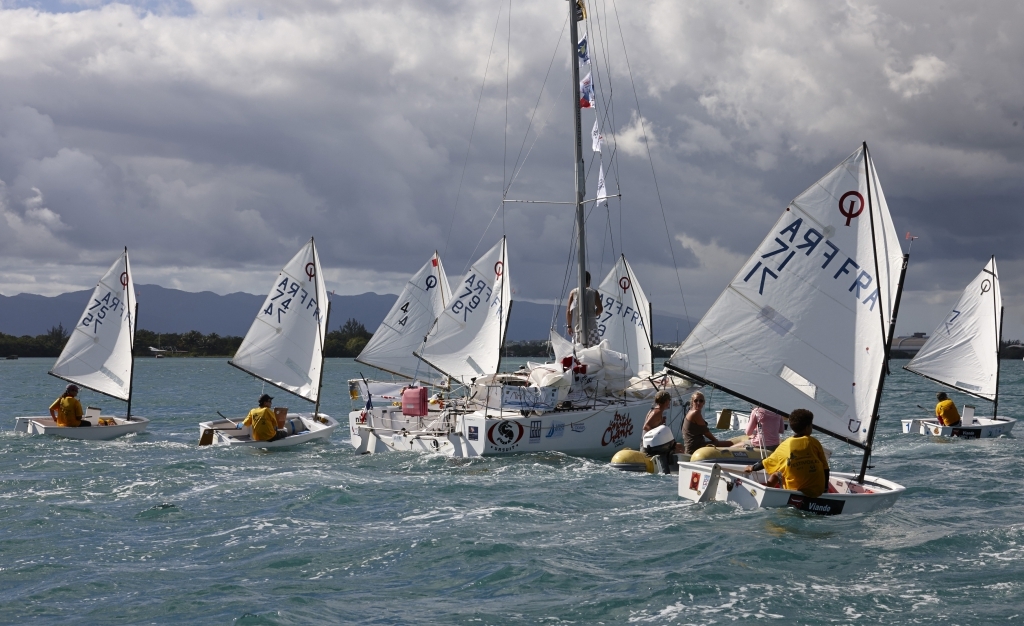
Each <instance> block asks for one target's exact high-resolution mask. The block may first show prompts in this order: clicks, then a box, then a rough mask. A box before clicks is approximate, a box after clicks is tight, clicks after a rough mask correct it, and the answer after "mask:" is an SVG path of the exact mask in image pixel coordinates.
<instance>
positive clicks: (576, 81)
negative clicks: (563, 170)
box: [568, 0, 590, 346]
mask: <svg viewBox="0 0 1024 626" xmlns="http://www.w3.org/2000/svg"><path fill="white" fill-rule="evenodd" d="M568 2H569V52H570V55H569V67H570V68H572V119H573V127H574V129H575V135H574V137H573V144H572V147H573V154H574V156H575V158H576V162H575V163H576V233H577V235H578V236H579V238H578V241H579V249H578V255H577V259H576V271H577V273H578V274H579V281H578V282H577V283H576V311H577V317H578V319H579V321H580V330H579V333H578V334H577V336H576V337H574V340H575V341H576V342H578V343H581V344H583V345H584V346H586V345H588V344H587V339H588V338H589V334H588V333H589V332H590V329H589V328H587V316H586V311H585V308H584V304H586V300H587V298H586V295H587V237H586V231H585V229H584V226H585V224H584V221H585V220H584V217H585V216H584V213H583V195H584V194H585V193H586V184H587V181H586V178H585V174H586V170H584V169H583V138H582V131H581V128H580V63H579V56H578V55H577V52H576V47H577V46H578V45H579V40H580V37H579V32H578V31H577V29H576V20H577V15H579V10H578V5H577V0H568ZM582 18H583V17H582V15H580V16H579V19H582ZM569 315H570V319H572V312H571V311H570V313H569Z"/></svg>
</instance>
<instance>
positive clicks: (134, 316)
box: [124, 246, 139, 422]
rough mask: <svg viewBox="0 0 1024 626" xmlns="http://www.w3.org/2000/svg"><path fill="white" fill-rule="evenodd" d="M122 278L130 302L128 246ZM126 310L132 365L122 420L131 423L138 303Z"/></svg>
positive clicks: (126, 247) (130, 305)
mask: <svg viewBox="0 0 1024 626" xmlns="http://www.w3.org/2000/svg"><path fill="white" fill-rule="evenodd" d="M124 276H125V283H126V284H125V285H124V288H125V291H126V292H127V293H128V300H131V290H130V289H128V285H127V283H128V281H129V280H130V279H131V276H129V275H128V246H125V248H124ZM127 308H128V311H130V312H131V315H132V319H131V322H130V323H129V324H128V325H129V326H130V327H131V333H132V336H131V343H130V346H131V347H130V348H129V353H130V354H131V357H132V361H131V363H132V364H131V367H130V368H129V369H128V408H127V410H125V412H124V418H125V419H126V420H127V421H129V422H130V421H132V391H133V390H134V388H135V384H134V383H135V328H136V327H137V326H138V323H139V303H138V302H136V303H135V310H134V311H133V310H132V303H131V302H128V307H127Z"/></svg>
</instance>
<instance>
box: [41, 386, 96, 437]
mask: <svg viewBox="0 0 1024 626" xmlns="http://www.w3.org/2000/svg"><path fill="white" fill-rule="evenodd" d="M77 396H78V385H68V386H67V387H66V388H65V389H64V393H63V395H61V397H59V398H57V399H56V400H54V402H53V404H51V405H50V417H52V418H53V421H55V422H57V425H58V426H61V427H65V426H66V427H69V428H78V427H81V426H92V424H90V423H89V422H87V421H85V420H83V419H82V403H81V402H79V401H78V397H77Z"/></svg>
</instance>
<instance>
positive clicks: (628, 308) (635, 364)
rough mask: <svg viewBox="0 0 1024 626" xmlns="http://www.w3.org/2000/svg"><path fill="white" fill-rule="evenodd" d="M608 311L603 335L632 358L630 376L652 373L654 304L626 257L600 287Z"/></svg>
mask: <svg viewBox="0 0 1024 626" xmlns="http://www.w3.org/2000/svg"><path fill="white" fill-rule="evenodd" d="M598 292H599V293H600V294H601V304H602V305H603V306H604V312H603V313H602V314H601V318H600V319H599V320H598V322H597V329H598V332H600V333H601V339H604V340H607V341H608V347H609V348H610V349H612V350H615V351H616V352H621V353H623V354H625V355H626V356H627V358H628V359H629V375H630V376H640V377H644V376H650V375H651V373H652V371H653V365H652V362H651V334H650V328H651V307H650V302H648V300H647V296H646V295H644V290H643V289H641V288H640V283H639V282H638V281H637V280H636V275H635V274H634V273H633V270H632V268H630V267H629V263H628V262H627V261H626V257H625V255H623V256H621V257H619V260H618V262H617V263H615V267H613V268H612V270H611V271H610V272H608V276H606V277H605V279H604V282H602V283H601V286H600V287H598Z"/></svg>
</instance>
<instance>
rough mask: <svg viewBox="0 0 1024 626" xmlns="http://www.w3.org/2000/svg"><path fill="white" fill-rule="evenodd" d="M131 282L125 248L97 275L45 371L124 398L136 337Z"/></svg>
mask: <svg viewBox="0 0 1024 626" xmlns="http://www.w3.org/2000/svg"><path fill="white" fill-rule="evenodd" d="M134 303H135V281H134V277H133V274H132V271H131V264H130V262H129V260H128V250H127V249H125V251H124V252H123V253H122V254H121V255H119V256H118V258H117V260H116V261H114V264H113V265H111V266H110V269H108V270H107V271H106V273H105V274H104V275H103V276H102V277H101V278H100V280H99V282H98V283H97V284H96V288H95V289H94V290H93V293H92V296H91V297H90V298H89V302H88V303H87V304H86V305H85V310H84V311H83V312H82V315H81V317H80V318H79V320H78V323H77V324H75V327H74V329H73V330H72V332H71V336H70V337H69V338H68V342H67V344H65V346H64V350H62V351H61V353H60V356H59V357H58V358H57V362H56V363H54V364H53V368H52V369H51V370H50V374H52V375H54V376H56V377H58V378H61V379H63V380H67V381H69V382H73V383H75V384H77V385H80V386H82V387H85V388H87V389H92V390H93V391H97V392H99V393H102V394H104V395H108V396H110V397H112V398H117V399H119V400H125V401H127V400H128V398H129V397H130V396H131V375H132V347H133V345H134V337H135V313H134V310H133V309H132V305H134Z"/></svg>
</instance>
